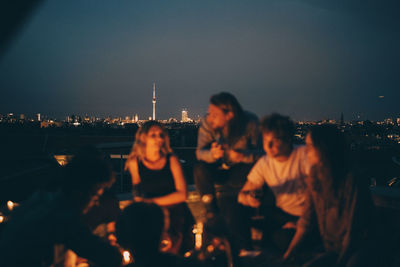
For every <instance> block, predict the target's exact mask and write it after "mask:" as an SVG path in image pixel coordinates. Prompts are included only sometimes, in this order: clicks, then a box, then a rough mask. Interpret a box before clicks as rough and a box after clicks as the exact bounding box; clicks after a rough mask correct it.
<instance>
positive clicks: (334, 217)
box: [284, 125, 387, 266]
mask: <svg viewBox="0 0 400 267" xmlns="http://www.w3.org/2000/svg"><path fill="white" fill-rule="evenodd" d="M306 144H307V154H308V159H309V162H310V164H312V169H311V172H310V176H309V178H307V181H306V185H307V194H306V196H307V197H306V201H305V207H304V213H303V215H302V216H301V218H300V219H299V221H298V224H297V231H296V234H295V236H294V238H293V240H292V241H291V243H290V246H289V248H288V249H287V251H286V253H285V255H284V259H289V258H291V257H292V256H296V254H297V253H296V252H299V251H300V250H301V249H304V248H305V247H304V243H303V240H305V238H306V237H307V235H308V234H309V233H310V231H311V230H312V228H313V227H314V226H318V229H319V233H320V237H321V239H322V241H323V245H324V251H323V253H321V254H318V255H316V256H315V257H314V258H312V259H311V260H310V259H309V260H310V261H308V262H307V263H306V266H338V265H340V266H385V265H387V264H384V263H383V262H380V260H382V259H380V257H379V256H380V254H379V249H378V245H377V243H378V242H375V241H374V236H375V234H374V233H373V228H374V227H376V225H375V223H374V222H375V220H374V214H375V213H374V211H373V204H372V199H371V195H370V192H369V188H368V182H369V181H364V182H363V181H362V180H361V179H362V177H361V176H360V175H359V172H358V171H357V170H356V168H355V167H354V166H353V164H352V163H351V161H350V157H349V147H348V145H347V144H346V140H345V137H344V134H343V133H342V132H340V130H339V129H338V128H337V127H336V126H335V125H323V126H317V127H313V128H311V130H310V131H309V133H308V134H307V136H306ZM381 245H382V244H381Z"/></svg>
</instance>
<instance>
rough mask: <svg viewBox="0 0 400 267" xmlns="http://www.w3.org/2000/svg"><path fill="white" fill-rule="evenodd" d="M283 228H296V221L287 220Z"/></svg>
mask: <svg viewBox="0 0 400 267" xmlns="http://www.w3.org/2000/svg"><path fill="white" fill-rule="evenodd" d="M282 229H296V223H294V222H287V223H285V224H284V225H283V226H282Z"/></svg>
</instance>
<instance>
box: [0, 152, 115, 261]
mask: <svg viewBox="0 0 400 267" xmlns="http://www.w3.org/2000/svg"><path fill="white" fill-rule="evenodd" d="M62 171H63V173H64V175H63V176H64V178H63V179H62V181H63V182H62V184H61V186H60V189H59V190H58V191H56V192H36V193H35V194H33V195H32V196H31V197H30V199H28V200H27V201H26V202H25V203H22V204H21V206H20V207H19V208H18V209H16V210H15V212H13V214H12V217H11V219H10V220H9V222H8V224H7V225H6V228H5V229H4V231H3V232H2V238H1V240H0V258H1V265H2V266H59V264H61V265H62V264H64V263H65V256H66V255H67V254H68V253H67V251H68V250H71V251H73V252H74V253H76V254H77V255H78V256H79V257H82V258H85V259H87V260H88V261H89V262H90V263H93V264H95V265H96V266H120V265H121V263H122V255H121V253H120V252H119V249H118V248H116V247H114V246H111V245H110V244H109V243H108V242H107V241H105V240H102V239H101V238H100V237H97V236H95V235H93V234H92V233H91V230H90V229H89V228H88V227H87V226H86V225H85V224H84V223H83V222H82V216H83V215H84V214H86V213H87V212H88V211H89V210H90V209H91V208H92V207H93V206H95V205H96V204H97V202H98V199H99V197H100V196H101V195H102V194H103V191H104V189H105V188H107V187H109V186H111V184H112V183H113V182H114V180H115V179H114V176H113V173H112V169H111V166H110V165H109V163H108V162H106V161H105V160H104V159H103V158H102V157H101V155H100V154H98V153H97V152H95V151H93V150H85V151H82V152H80V153H78V154H77V155H76V156H74V157H73V159H72V160H71V162H70V163H68V164H67V165H66V166H65V167H63V169H62ZM63 266H64V265H63Z"/></svg>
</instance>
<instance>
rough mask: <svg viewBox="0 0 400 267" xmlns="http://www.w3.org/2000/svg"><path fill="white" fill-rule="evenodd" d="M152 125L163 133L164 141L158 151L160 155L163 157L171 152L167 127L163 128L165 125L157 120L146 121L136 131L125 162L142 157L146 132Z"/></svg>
mask: <svg viewBox="0 0 400 267" xmlns="http://www.w3.org/2000/svg"><path fill="white" fill-rule="evenodd" d="M153 126H156V127H159V128H160V129H161V131H162V133H163V135H164V143H163V146H162V147H161V151H160V153H161V156H163V157H164V156H167V155H168V154H169V153H172V149H171V146H170V141H169V136H168V131H167V129H165V127H164V126H163V125H162V124H161V123H159V122H158V121H147V122H145V123H144V124H143V125H142V127H140V128H139V130H138V131H137V132H136V136H135V141H134V143H133V146H132V150H131V153H130V154H129V156H128V160H127V162H128V161H130V160H132V159H135V158H137V159H139V160H142V159H143V158H144V156H145V152H146V141H147V134H148V133H149V131H150V128H151V127H153Z"/></svg>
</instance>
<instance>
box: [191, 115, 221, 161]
mask: <svg viewBox="0 0 400 267" xmlns="http://www.w3.org/2000/svg"><path fill="white" fill-rule="evenodd" d="M215 141H216V140H215V137H214V136H213V131H212V129H211V128H210V127H209V126H208V125H207V122H206V120H204V121H203V122H202V123H201V125H200V128H199V133H198V137H197V148H196V158H197V160H201V161H204V162H207V163H214V162H216V161H217V158H215V157H214V156H213V153H212V152H211V149H212V144H213V143H215Z"/></svg>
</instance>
